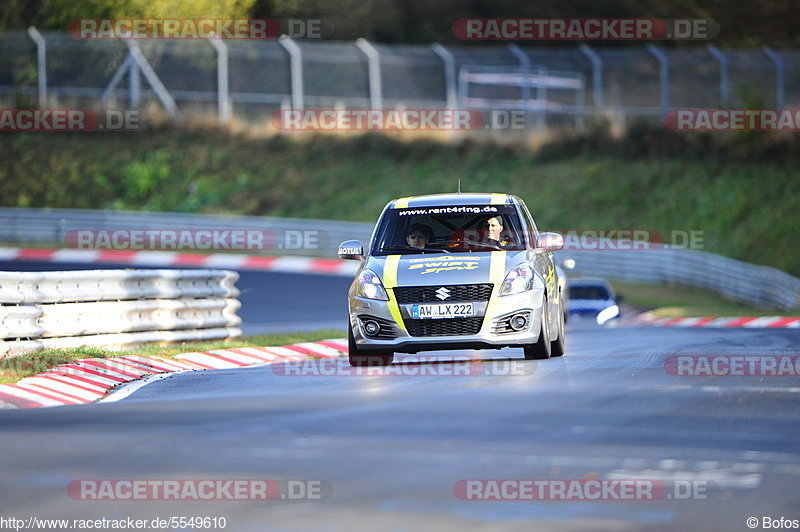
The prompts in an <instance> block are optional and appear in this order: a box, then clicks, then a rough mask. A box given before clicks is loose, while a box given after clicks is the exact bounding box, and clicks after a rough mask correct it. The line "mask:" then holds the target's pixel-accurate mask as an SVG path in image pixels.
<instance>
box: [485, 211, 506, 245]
mask: <svg viewBox="0 0 800 532" xmlns="http://www.w3.org/2000/svg"><path fill="white" fill-rule="evenodd" d="M480 228H481V229H482V230H483V231H485V232H486V243H487V244H490V245H492V246H495V247H498V248H500V249H511V248H512V247H513V244H512V242H511V241H510V240H509V239H508V238H506V237H505V236H503V230H504V227H503V217H502V216H501V215H499V214H496V215H494V216H490V217H489V218H486V219H485V220H484V221H483V222H481V225H480Z"/></svg>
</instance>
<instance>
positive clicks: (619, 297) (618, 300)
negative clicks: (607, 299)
mask: <svg viewBox="0 0 800 532" xmlns="http://www.w3.org/2000/svg"><path fill="white" fill-rule="evenodd" d="M616 300H617V303H622V302H623V301H624V300H625V296H624V295H622V294H617V297H616Z"/></svg>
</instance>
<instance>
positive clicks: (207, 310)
mask: <svg viewBox="0 0 800 532" xmlns="http://www.w3.org/2000/svg"><path fill="white" fill-rule="evenodd" d="M238 278H239V274H238V273H236V272H233V271H226V270H86V271H69V272H41V273H39V272H36V273H29V272H0V357H4V356H14V355H19V354H24V353H28V352H33V351H37V350H40V349H44V348H75V347H83V346H100V345H107V346H125V345H133V344H138V343H144V342H150V341H178V340H193V339H207V340H208V339H216V338H227V337H230V336H238V335H240V334H241V330H240V329H239V325H240V323H241V319H240V318H239V317H238V316H237V315H236V311H237V310H238V309H239V307H240V303H239V301H238V299H236V298H237V297H238V295H239V290H238V289H237V288H236V286H235V283H236V281H237V279H238Z"/></svg>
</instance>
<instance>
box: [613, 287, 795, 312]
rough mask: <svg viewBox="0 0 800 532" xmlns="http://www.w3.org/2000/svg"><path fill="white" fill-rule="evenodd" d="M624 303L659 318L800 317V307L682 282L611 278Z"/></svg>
mask: <svg viewBox="0 0 800 532" xmlns="http://www.w3.org/2000/svg"><path fill="white" fill-rule="evenodd" d="M611 284H612V286H613V287H614V290H616V292H617V294H622V295H623V296H624V301H623V304H624V305H626V306H629V307H633V308H635V309H636V310H638V311H640V312H645V311H649V312H651V313H652V314H653V316H655V317H657V318H692V317H706V316H800V310H798V309H795V310H790V311H789V310H785V309H769V308H763V307H754V306H750V305H747V304H745V303H739V302H736V301H730V300H728V299H724V298H723V297H721V296H720V295H719V294H716V293H714V292H709V291H707V290H702V289H699V288H693V287H688V286H683V285H656V284H633V283H626V282H622V281H615V280H612V281H611Z"/></svg>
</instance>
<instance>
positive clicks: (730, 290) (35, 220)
mask: <svg viewBox="0 0 800 532" xmlns="http://www.w3.org/2000/svg"><path fill="white" fill-rule="evenodd" d="M372 227H373V226H372V224H370V223H362V222H343V221H335V220H305V219H296V218H267V217H259V216H212V215H197V214H171V213H153V212H119V211H90V210H72V209H19V208H0V242H6V243H13V242H19V243H26V244H27V243H39V244H48V245H53V244H56V245H63V242H64V235H65V234H66V231H69V230H73V229H92V230H114V229H128V230H129V229H131V228H137V229H158V230H163V229H165V228H182V229H201V228H202V229H220V228H226V229H256V230H270V231H275V232H281V231H307V230H308V231H318V232H319V236H320V238H319V239H318V245H316V246H315V247H314V248H313V249H294V250H293V249H282V250H280V251H281V253H282V254H283V255H316V256H321V257H335V256H336V250H337V247H338V245H339V243H341V242H343V241H345V240H351V239H358V240H361V241H362V242H363V243H364V244H365V245H366V244H367V243H368V242H369V239H370V235H371V234H372ZM70 251H71V250H68V249H64V250H61V251H59V253H63V254H64V257H65V258H68V256H69V255H68V254H69V253H70ZM557 255H558V256H559V257H560V258H562V259H566V258H574V259H575V260H576V263H577V267H576V270H575V271H576V273H578V274H580V275H600V276H605V277H613V278H617V279H620V280H629V281H637V282H648V283H680V284H685V285H689V286H696V287H698V288H704V289H707V290H711V291H714V292H717V293H720V294H722V295H724V296H725V297H729V298H731V299H735V300H738V301H744V302H748V303H752V304H756V305H761V306H770V307H779V308H786V309H791V308H797V307H800V279H797V278H796V277H793V276H791V275H789V274H787V273H785V272H782V271H780V270H776V269H774V268H769V267H766V266H757V265H753V264H748V263H746V262H742V261H738V260H735V259H730V258H727V257H722V256H720V255H715V254H713V253H708V252H704V251H698V250H690V249H666V248H665V249H648V250H642V251H635V250H624V249H616V250H602V251H599V250H570V251H562V252H559V253H557ZM0 258H2V257H0ZM31 275H36V274H31ZM3 290H4V289H3V288H2V285H1V284H0V294H2V292H3ZM39 290H40V291H42V290H45V288H40V289H39Z"/></svg>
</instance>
